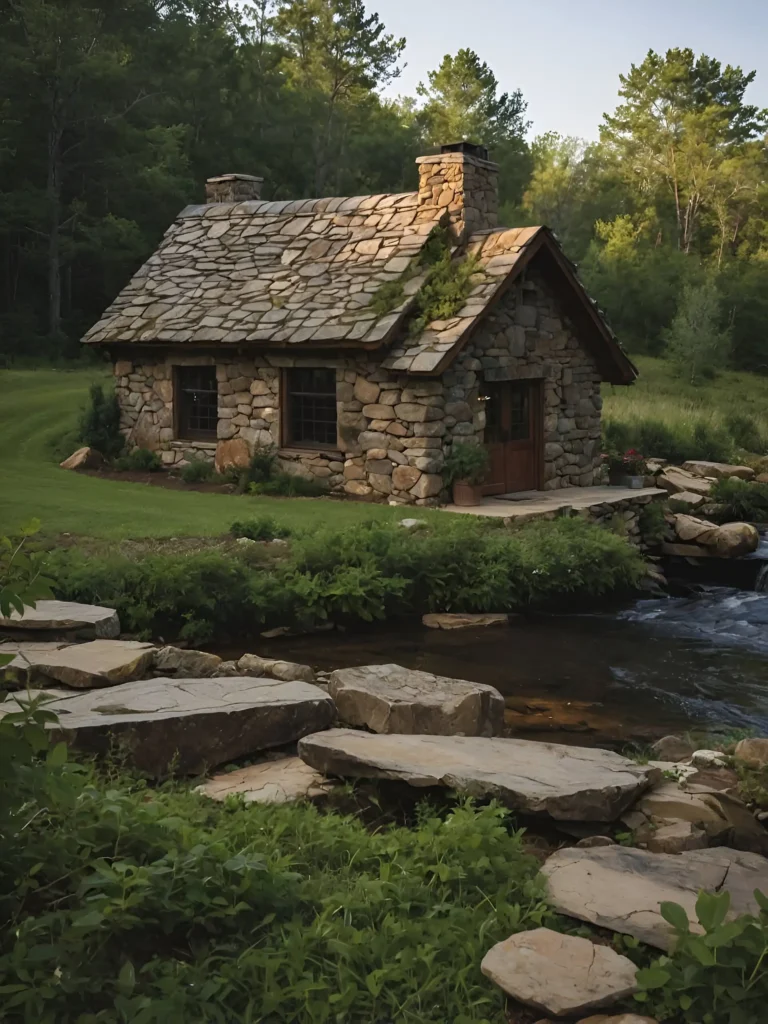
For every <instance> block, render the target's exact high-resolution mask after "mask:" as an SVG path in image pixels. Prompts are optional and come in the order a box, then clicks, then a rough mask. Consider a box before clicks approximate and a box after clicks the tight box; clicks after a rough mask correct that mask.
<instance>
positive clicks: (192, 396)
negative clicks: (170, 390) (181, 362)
mask: <svg viewBox="0 0 768 1024" xmlns="http://www.w3.org/2000/svg"><path fill="white" fill-rule="evenodd" d="M174 396H175V405H176V436H177V437H179V438H183V439H184V440H189V441H215V440H216V426H217V424H218V421H219V389H218V385H217V384H216V367H215V366H177V367H176V370H175V387H174Z"/></svg>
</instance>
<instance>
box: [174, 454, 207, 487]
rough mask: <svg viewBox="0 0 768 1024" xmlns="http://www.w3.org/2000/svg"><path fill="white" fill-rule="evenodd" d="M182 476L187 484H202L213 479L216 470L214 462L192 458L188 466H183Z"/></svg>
mask: <svg viewBox="0 0 768 1024" xmlns="http://www.w3.org/2000/svg"><path fill="white" fill-rule="evenodd" d="M180 476H181V479H182V480H183V481H184V483H185V484H202V483H207V482H208V481H209V480H213V478H214V477H215V476H216V470H215V468H214V465H213V463H212V462H207V461H206V460H205V459H190V460H189V462H188V463H187V464H186V466H182V468H181V474H180Z"/></svg>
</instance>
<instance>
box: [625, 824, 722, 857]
mask: <svg viewBox="0 0 768 1024" xmlns="http://www.w3.org/2000/svg"><path fill="white" fill-rule="evenodd" d="M635 838H636V839H637V843H638V846H642V847H644V848H645V849H646V850H651V851H652V852H653V853H683V852H684V851H685V850H704V849H706V847H707V846H709V840H708V838H707V833H706V832H705V831H704V830H703V829H701V828H697V826H696V825H694V824H692V823H691V822H690V821H668V822H666V823H665V824H663V825H655V826H654V827H653V828H652V829H651V830H650V831H649V832H648V833H647V834H642V833H637V835H636V837H635Z"/></svg>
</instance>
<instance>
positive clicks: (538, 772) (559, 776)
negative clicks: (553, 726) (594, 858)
mask: <svg viewBox="0 0 768 1024" xmlns="http://www.w3.org/2000/svg"><path fill="white" fill-rule="evenodd" d="M299 757H301V758H302V759H303V760H304V761H306V762H307V764H310V765H312V767H313V768H317V770H318V771H321V772H322V773H323V774H324V775H340V776H353V777H356V778H367V779H398V780H401V781H403V782H408V783H409V784H410V785H412V786H417V787H424V786H448V787H449V788H451V789H456V790H458V791H459V792H463V793H469V794H470V795H472V796H482V797H496V798H497V799H498V800H500V801H501V802H502V803H503V804H505V805H506V806H507V807H510V808H512V809H513V810H516V811H522V812H524V813H526V814H546V815H549V816H550V817H552V818H555V819H557V820H560V821H614V820H615V819H616V818H618V816H619V815H620V814H621V812H622V811H623V810H625V809H626V808H627V807H628V806H629V805H630V804H631V803H632V802H633V801H634V800H635V799H636V798H637V796H638V795H639V794H640V793H641V792H642V791H643V790H644V789H645V788H646V787H647V786H649V785H651V784H652V783H654V782H656V781H657V780H658V778H659V777H660V773H659V772H658V771H656V770H655V769H653V768H648V767H646V766H643V765H638V764H636V763H635V762H634V761H629V760H628V759H627V758H625V757H621V756H620V755H619V754H614V753H613V752H612V751H609V750H596V749H593V748H589V747H567V746H561V745H559V744H556V743H538V742H535V741H534V740H517V739H501V738H494V739H486V738H483V737H477V736H402V735H386V736H377V735H374V734H371V733H364V732H357V731H355V730H353V729H330V730H329V731H327V732H324V733H316V734H315V735H313V736H307V737H306V738H305V739H303V740H302V741H301V742H300V743H299Z"/></svg>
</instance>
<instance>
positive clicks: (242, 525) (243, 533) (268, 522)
mask: <svg viewBox="0 0 768 1024" xmlns="http://www.w3.org/2000/svg"><path fill="white" fill-rule="evenodd" d="M229 532H230V533H231V534H232V536H233V537H245V538H247V539H248V540H275V539H282V538H283V537H290V535H291V531H290V530H289V529H288V527H287V526H283V525H282V524H281V523H278V521H277V520H276V519H275V518H274V516H257V517H256V518H255V519H238V520H237V521H236V522H234V523H232V525H231V526H230V528H229Z"/></svg>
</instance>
